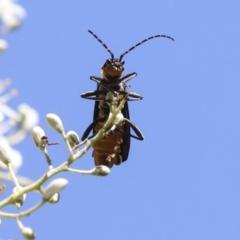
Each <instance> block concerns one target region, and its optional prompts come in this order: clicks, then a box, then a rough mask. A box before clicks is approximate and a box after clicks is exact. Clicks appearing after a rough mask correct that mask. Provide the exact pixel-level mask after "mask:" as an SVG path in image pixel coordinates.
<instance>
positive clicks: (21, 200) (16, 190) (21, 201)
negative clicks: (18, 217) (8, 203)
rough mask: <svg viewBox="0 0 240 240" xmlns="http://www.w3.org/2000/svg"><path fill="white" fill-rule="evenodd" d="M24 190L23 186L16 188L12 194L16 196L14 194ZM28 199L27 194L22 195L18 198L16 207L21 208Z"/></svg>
mask: <svg viewBox="0 0 240 240" xmlns="http://www.w3.org/2000/svg"><path fill="white" fill-rule="evenodd" d="M22 189H23V187H22V186H18V187H15V188H13V191H12V193H13V194H14V193H17V192H18V191H19V190H22ZM26 197H27V195H26V193H24V194H23V195H21V196H19V197H18V198H16V200H15V206H16V207H17V208H20V207H21V206H22V205H23V203H24V201H25V200H26Z"/></svg>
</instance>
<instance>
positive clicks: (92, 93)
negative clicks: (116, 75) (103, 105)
mask: <svg viewBox="0 0 240 240" xmlns="http://www.w3.org/2000/svg"><path fill="white" fill-rule="evenodd" d="M105 93H106V91H104V90H95V91H89V92H85V93H82V94H81V95H80V96H81V97H82V98H85V99H89V100H95V101H100V100H104V99H105V98H103V97H97V96H98V95H100V94H105ZM92 96H96V97H92Z"/></svg>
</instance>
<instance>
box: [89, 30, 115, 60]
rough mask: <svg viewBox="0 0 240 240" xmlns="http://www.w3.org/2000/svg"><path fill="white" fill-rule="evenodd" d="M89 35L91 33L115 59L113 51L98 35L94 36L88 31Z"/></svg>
mask: <svg viewBox="0 0 240 240" xmlns="http://www.w3.org/2000/svg"><path fill="white" fill-rule="evenodd" d="M88 32H89V33H91V34H92V35H93V36H94V37H95V38H96V39H97V40H98V41H99V42H100V43H101V44H102V45H103V47H105V48H106V49H107V51H108V52H109V53H110V55H111V58H112V59H114V55H113V53H112V51H111V50H110V49H109V48H108V46H107V45H106V44H105V43H104V42H103V41H102V40H101V39H100V38H99V37H98V36H97V35H96V34H94V33H93V32H92V31H91V30H88Z"/></svg>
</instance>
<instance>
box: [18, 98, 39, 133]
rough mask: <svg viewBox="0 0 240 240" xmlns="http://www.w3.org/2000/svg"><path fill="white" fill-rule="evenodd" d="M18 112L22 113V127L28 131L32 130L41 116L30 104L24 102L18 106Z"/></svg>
mask: <svg viewBox="0 0 240 240" xmlns="http://www.w3.org/2000/svg"><path fill="white" fill-rule="evenodd" d="M18 112H19V114H20V115H21V119H22V120H21V122H20V128H21V129H23V130H25V131H26V132H30V131H31V130H32V128H33V127H34V126H36V124H37V123H38V120H39V117H38V113H37V111H36V110H35V109H33V108H31V107H30V106H29V105H27V104H25V103H22V104H20V105H19V106H18Z"/></svg>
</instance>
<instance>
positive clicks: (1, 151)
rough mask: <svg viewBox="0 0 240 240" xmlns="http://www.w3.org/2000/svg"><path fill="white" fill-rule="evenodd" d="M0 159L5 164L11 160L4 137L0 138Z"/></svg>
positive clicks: (9, 148) (9, 149) (9, 150)
mask: <svg viewBox="0 0 240 240" xmlns="http://www.w3.org/2000/svg"><path fill="white" fill-rule="evenodd" d="M0 160H1V161H2V163H4V164H6V165H7V164H8V163H10V162H11V147H10V146H9V144H8V142H7V141H6V140H5V139H4V138H2V140H0Z"/></svg>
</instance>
